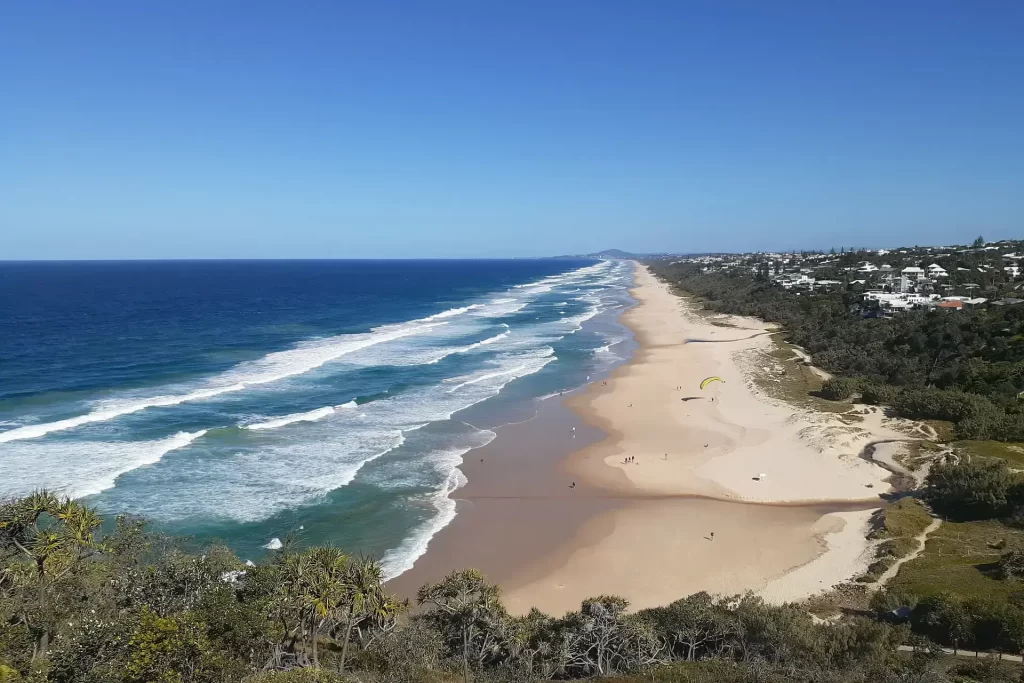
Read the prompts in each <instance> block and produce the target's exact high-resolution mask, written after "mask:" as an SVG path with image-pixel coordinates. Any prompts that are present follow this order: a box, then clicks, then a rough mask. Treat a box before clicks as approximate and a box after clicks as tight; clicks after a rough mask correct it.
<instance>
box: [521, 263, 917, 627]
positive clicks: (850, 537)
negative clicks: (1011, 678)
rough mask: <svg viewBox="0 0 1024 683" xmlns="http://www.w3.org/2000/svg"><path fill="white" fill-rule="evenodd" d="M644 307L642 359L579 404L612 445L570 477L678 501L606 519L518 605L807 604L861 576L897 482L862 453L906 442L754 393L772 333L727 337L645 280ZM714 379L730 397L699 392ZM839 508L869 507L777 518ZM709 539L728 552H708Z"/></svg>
mask: <svg viewBox="0 0 1024 683" xmlns="http://www.w3.org/2000/svg"><path fill="white" fill-rule="evenodd" d="M632 293H633V296H634V297H635V298H636V299H637V301H638V305H637V306H636V307H634V308H633V309H631V310H630V311H628V312H627V313H626V314H625V315H624V316H623V322H624V323H625V324H626V325H627V326H629V327H630V328H631V329H632V330H633V331H634V333H635V334H636V336H637V339H638V341H639V342H640V349H639V350H638V351H637V354H636V356H635V358H634V359H633V361H632V362H630V363H629V364H627V365H625V366H623V367H622V368H620V369H619V370H618V371H617V372H616V373H614V375H613V376H612V377H611V378H610V379H609V380H608V381H607V384H605V385H594V386H591V387H590V388H589V389H588V390H587V391H585V392H583V393H582V394H580V395H578V396H576V397H573V398H572V399H570V400H569V401H568V404H569V405H570V407H571V408H573V410H574V411H575V412H577V413H578V414H579V415H580V416H581V417H582V418H583V419H584V420H585V421H587V422H588V423H590V424H593V425H595V426H598V427H600V428H601V429H603V430H604V431H605V432H606V433H608V434H609V436H608V438H606V439H604V440H603V441H601V442H599V443H596V444H594V445H592V446H590V447H588V448H585V449H582V450H580V451H577V452H576V453H573V454H572V455H571V456H570V457H569V460H568V463H567V465H566V469H567V470H568V472H569V473H571V475H572V476H573V477H574V478H578V479H582V480H584V481H586V482H588V483H589V484H591V485H593V486H596V487H598V488H602V489H608V490H613V491H616V492H619V493H621V494H623V495H631V496H655V497H668V498H667V499H661V498H656V499H654V500H649V501H644V502H636V503H633V504H629V505H626V506H624V507H623V508H619V509H616V510H612V511H608V512H606V513H604V514H603V515H602V517H603V519H601V520H595V521H594V522H593V523H594V524H602V525H604V526H605V527H606V528H609V527H610V528H611V529H612V530H611V531H610V532H608V533H605V534H604V535H603V537H601V538H600V540H597V541H596V542H591V543H590V544H589V545H587V546H586V547H584V548H580V549H579V550H576V551H575V552H573V553H571V554H570V555H569V556H568V557H567V558H565V559H564V560H563V561H562V562H561V564H560V565H559V566H558V567H557V568H553V569H552V570H551V571H550V572H548V573H547V574H546V575H545V576H544V577H543V578H542V579H540V580H534V581H531V582H529V583H527V584H525V585H515V584H513V586H512V587H511V589H510V590H509V592H508V599H509V601H510V604H511V605H513V606H515V607H523V608H525V607H526V606H527V605H529V604H541V605H551V606H557V607H558V608H559V609H561V608H568V607H571V606H573V605H574V604H575V603H578V600H579V598H581V597H583V596H585V595H589V594H594V593H609V592H611V593H618V594H622V595H624V596H626V597H627V598H629V599H630V600H631V601H632V602H633V604H634V606H635V607H645V606H650V605H657V604H664V603H665V602H668V601H671V600H673V599H676V598H679V597H682V596H684V595H687V594H689V593H692V592H695V591H697V590H707V591H710V592H717V593H726V594H728V593H739V592H743V591H747V590H754V591H761V592H762V594H763V595H764V596H765V598H766V599H770V600H773V601H785V600H797V599H800V598H803V597H807V596H809V595H811V594H814V593H818V592H822V591H825V590H828V589H830V588H831V587H832V586H833V585H834V584H836V583H839V582H842V581H845V580H849V579H851V578H853V577H854V576H855V575H857V574H859V573H861V572H863V570H864V569H865V568H866V566H867V564H868V562H869V561H870V543H869V542H868V541H867V540H866V539H865V533H866V531H867V523H868V518H869V517H870V515H871V512H872V510H871V508H872V507H873V506H876V505H877V504H878V501H879V497H878V496H879V494H880V493H884V492H886V491H888V490H889V485H888V484H887V483H886V482H885V478H886V477H887V476H888V474H889V473H888V472H886V471H885V470H883V469H882V468H880V467H877V466H875V465H872V464H871V463H869V462H867V461H865V460H863V459H861V458H860V457H859V454H860V452H861V450H862V449H863V448H864V447H865V446H866V445H867V444H868V443H869V442H871V441H876V440H879V439H885V438H900V436H901V435H900V434H899V433H898V432H896V431H894V430H892V429H890V428H889V427H887V426H885V425H883V424H882V417H881V415H880V414H874V415H868V416H864V420H863V421H862V422H859V423H854V424H846V423H845V422H844V421H843V420H841V419H840V418H839V417H838V416H837V415H836V414H833V413H816V412H813V411H808V410H806V409H801V408H796V407H793V406H790V405H788V404H786V403H783V402H780V401H776V400H773V399H770V398H768V397H766V396H764V395H763V394H761V393H760V392H758V391H756V390H755V389H754V386H753V383H752V381H751V377H750V372H751V371H752V370H751V369H750V368H749V367H748V366H749V363H744V362H743V360H742V359H743V358H744V355H745V354H747V352H749V351H751V350H759V349H761V350H763V349H767V348H769V347H770V344H771V343H772V342H771V340H770V338H769V337H768V336H767V335H766V334H760V333H763V332H766V331H767V330H769V327H768V326H767V325H765V324H764V323H762V322H760V321H757V320H753V319H749V318H729V319H728V322H729V324H730V325H732V326H731V327H721V326H716V325H713V324H711V323H710V322H709V319H708V318H707V317H706V316H699V315H696V314H695V313H694V312H693V311H691V310H690V309H689V308H688V306H687V304H686V302H685V301H684V300H682V299H680V298H679V297H677V296H675V295H674V294H672V293H671V292H670V291H669V290H668V288H667V287H666V286H665V285H664V284H663V283H660V282H658V281H657V280H656V279H655V278H654V277H653V276H652V275H650V273H649V272H648V271H647V270H646V269H645V268H643V267H642V266H638V267H637V269H636V287H635V289H634V290H633V292H632ZM695 340H701V341H695ZM712 375H717V376H720V377H722V378H723V379H724V380H725V382H724V383H714V384H712V385H710V386H709V387H708V388H707V389H705V390H704V391H701V390H700V388H699V385H700V382H701V380H702V379H704V378H705V377H708V376H712ZM680 387H681V388H680ZM711 397H714V398H715V400H714V401H711V400H710V399H711ZM684 399H685V400H684ZM705 444H706V445H705ZM628 457H632V460H631V461H629V462H626V458H628ZM762 474H765V475H767V476H766V477H761V475H762ZM678 496H698V497H701V498H705V500H694V499H692V498H675V499H673V498H672V497H678ZM707 499H716V500H707ZM719 501H721V502H719ZM728 501H757V502H760V503H774V504H776V505H751V504H740V503H737V502H728ZM840 501H843V502H856V501H863V503H864V505H865V506H866V508H865V509H862V510H846V511H835V512H829V511H828V510H826V509H823V508H822V507H821V506H814V505H806V506H804V507H799V506H791V507H786V506H780V505H777V504H787V503H788V504H791V505H792V504H798V503H804V504H808V503H812V502H821V503H825V502H833V503H838V502H840ZM609 519H611V520H613V521H612V523H609ZM711 530H715V531H716V538H715V541H714V542H710V541H706V540H705V536H706V535H707V533H708V532H710V531H711ZM563 596H564V597H563ZM570 596H571V597H570Z"/></svg>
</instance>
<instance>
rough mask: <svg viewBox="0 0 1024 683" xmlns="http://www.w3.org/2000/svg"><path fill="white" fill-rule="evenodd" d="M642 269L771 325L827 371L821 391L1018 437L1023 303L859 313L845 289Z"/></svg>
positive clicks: (689, 269) (964, 430)
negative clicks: (796, 289) (797, 288)
mask: <svg viewBox="0 0 1024 683" xmlns="http://www.w3.org/2000/svg"><path fill="white" fill-rule="evenodd" d="M650 266H651V268H652V270H653V272H654V273H655V274H656V275H657V276H658V277H660V278H662V279H663V280H665V281H667V282H669V283H670V284H671V285H672V286H674V287H675V288H676V289H677V290H679V291H681V292H685V293H689V294H692V295H695V296H698V297H700V298H701V299H702V301H703V303H704V305H705V306H706V307H707V308H709V309H711V310H713V311H718V312H722V313H735V314H740V315H750V316H756V317H758V318H761V319H763V320H767V321H769V322H775V323H779V324H780V325H781V326H782V328H783V329H784V331H785V333H786V335H787V338H788V339H789V340H791V341H792V342H793V343H795V344H798V345H799V346H802V347H803V348H804V349H806V350H807V352H808V353H809V354H811V358H812V360H813V362H814V364H815V365H817V366H818V367H821V368H823V369H824V370H827V371H828V372H829V373H831V374H833V375H835V379H834V380H833V381H832V382H831V383H829V385H828V386H826V387H825V392H826V394H827V396H828V397H831V398H847V397H849V396H851V395H853V394H855V393H858V394H860V395H861V396H862V400H864V402H866V403H875V404H884V405H886V406H890V407H891V408H892V409H893V410H894V411H896V413H897V414H899V415H902V416H904V417H909V418H918V419H939V420H949V421H951V422H953V423H954V425H955V426H954V429H955V432H956V435H957V437H959V438H962V439H996V440H1004V441H1024V405H1022V402H1021V401H1019V400H1018V393H1019V392H1021V391H1022V390H1024V341H1022V340H1024V306H991V307H985V308H977V309H972V310H963V311H956V312H952V313H951V312H948V311H944V310H932V311H908V312H906V313H900V314H898V315H896V316H894V317H892V318H865V317H863V316H862V315H861V311H860V306H859V295H858V294H856V293H854V292H852V291H846V290H844V291H838V292H822V293H805V294H802V295H797V294H794V293H793V292H790V291H786V290H784V289H782V288H780V287H777V286H773V285H772V284H771V283H770V282H768V281H767V280H765V279H763V278H758V277H756V276H755V275H753V274H751V273H749V272H730V271H720V272H702V269H701V267H700V266H699V265H698V264H694V263H685V262H684V263H673V264H670V263H668V262H665V261H654V262H651V263H650Z"/></svg>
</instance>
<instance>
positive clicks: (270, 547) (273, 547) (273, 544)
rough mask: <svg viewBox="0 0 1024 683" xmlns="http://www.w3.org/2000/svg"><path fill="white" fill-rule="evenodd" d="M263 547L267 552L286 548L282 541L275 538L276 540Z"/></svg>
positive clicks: (273, 539) (271, 540)
mask: <svg viewBox="0 0 1024 683" xmlns="http://www.w3.org/2000/svg"><path fill="white" fill-rule="evenodd" d="M263 547H264V548H266V549H267V550H280V549H281V548H283V547H284V543H281V539H280V538H277V537H276V536H275V537H274V538H272V539H270V541H269V542H268V543H267V544H266V545H264V546H263Z"/></svg>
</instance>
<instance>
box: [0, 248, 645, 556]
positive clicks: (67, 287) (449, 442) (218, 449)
mask: <svg viewBox="0 0 1024 683" xmlns="http://www.w3.org/2000/svg"><path fill="white" fill-rule="evenodd" d="M630 279H631V268H630V266H629V264H626V263H623V262H617V261H598V262H595V261H580V260H575V261H574V260H551V261H540V260H536V261H535V260H502V261H296V262H288V261H258V262H245V261H227V262H209V261H201V262H108V263H103V262H88V263H0V497H8V496H12V495H19V494H24V493H27V492H29V491H31V490H33V489H35V488H39V487H48V488H50V489H54V490H58V491H61V492H65V493H68V494H71V495H74V496H78V497H84V498H86V499H87V500H88V502H90V503H91V504H93V505H96V506H97V507H99V508H100V509H101V510H102V511H103V512H105V513H107V514H114V513H122V512H126V513H132V514H137V515H142V516H145V517H147V518H149V519H151V520H153V521H154V522H156V523H158V524H159V525H160V526H161V527H162V528H165V529H167V530H169V531H172V532H174V533H184V534H190V535H195V536H198V537H201V538H209V537H217V538H221V539H223V540H225V541H227V542H228V543H230V544H231V545H232V546H234V547H235V548H236V549H238V550H239V552H240V553H242V555H243V556H256V555H259V554H260V553H261V552H263V551H262V548H263V547H265V546H266V545H267V544H268V543H271V544H272V543H273V541H274V539H276V538H280V537H282V536H284V535H285V534H287V533H291V532H296V531H297V530H301V537H302V538H303V540H307V541H309V542H324V541H333V542H335V543H338V544H340V545H342V546H343V547H346V548H349V549H353V550H361V551H364V552H371V553H374V554H377V555H378V556H381V557H382V558H383V559H384V563H385V567H386V569H387V571H388V573H389V574H391V575H395V574H397V573H400V572H401V571H403V570H405V569H407V568H408V567H409V566H411V564H412V561H413V560H414V559H415V558H416V557H418V556H419V555H420V554H422V552H423V551H424V550H425V549H426V544H427V542H428V541H429V539H430V537H431V536H432V535H433V534H434V533H436V532H437V531H438V530H439V529H441V528H443V526H444V525H445V524H447V522H448V521H450V520H451V518H452V517H453V515H454V514H455V504H454V501H452V500H451V499H450V498H449V494H451V493H452V492H453V491H454V490H455V489H456V488H457V487H458V486H459V485H460V484H461V483H462V482H463V479H462V477H461V473H460V472H459V471H458V469H457V467H458V465H459V464H460V463H461V462H462V457H463V456H464V455H465V453H467V452H468V451H469V450H470V449H472V448H475V447H478V446H482V445H484V444H486V443H487V442H489V441H490V440H491V439H492V438H493V437H494V432H492V431H490V430H489V429H486V428H481V427H479V426H474V421H473V420H471V419H467V416H472V415H473V411H474V410H477V411H479V410H481V409H482V408H483V407H485V406H486V408H487V410H488V413H489V414H491V415H500V414H502V413H503V411H505V412H508V413H509V414H511V413H513V412H515V411H516V409H517V407H518V409H519V410H520V412H521V409H522V406H524V405H527V404H530V403H531V402H533V401H536V400H538V399H540V398H543V397H544V396H549V395H551V394H553V393H556V392H558V391H562V390H565V389H570V388H573V387H576V386H579V385H580V384H581V383H582V382H583V381H584V379H585V377H586V376H588V375H591V374H593V373H596V372H600V371H601V370H602V369H607V368H608V367H610V366H611V365H613V364H614V363H616V362H617V361H618V360H619V355H621V353H620V354H617V353H616V351H617V349H620V348H623V347H622V342H623V341H625V339H626V338H627V335H626V333H625V331H624V330H623V329H622V328H621V327H619V326H618V325H616V324H613V323H612V322H611V319H612V318H613V317H614V316H615V314H616V313H617V312H618V311H619V310H621V309H622V308H623V307H624V306H626V305H628V303H629V298H628V295H627V294H626V291H625V288H626V287H627V285H628V284H629V282H630ZM506 409H507V410H506Z"/></svg>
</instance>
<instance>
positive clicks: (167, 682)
mask: <svg viewBox="0 0 1024 683" xmlns="http://www.w3.org/2000/svg"><path fill="white" fill-rule="evenodd" d="M1011 564H1012V565H1013V567H1017V563H1016V562H1015V561H1014V562H1013V563H1011ZM1010 571H1012V572H1014V573H1017V572H1018V570H1017V569H1015V568H1014V569H1012V570H1010ZM1015 575H1016V574H1015ZM382 579H383V577H382V574H381V571H380V566H379V564H377V563H376V562H375V561H374V560H372V559H370V558H363V557H357V556H353V555H350V554H348V553H345V552H343V551H342V550H340V549H338V548H334V547H330V546H328V547H314V548H304V549H298V548H296V547H294V546H293V545H292V544H285V545H284V547H282V548H281V549H280V550H277V551H274V552H272V553H270V555H269V557H268V558H267V559H266V560H265V561H264V562H261V563H259V564H253V563H246V562H243V561H241V560H240V559H239V558H238V557H237V556H235V555H234V554H233V553H232V552H230V551H229V550H228V549H226V548H224V547H221V546H217V545H208V546H204V547H201V548H190V546H189V544H188V542H187V541H186V539H180V538H173V537H168V536H165V535H162V534H160V533H158V532H157V531H154V530H153V529H151V528H150V527H149V526H148V525H147V524H145V523H144V522H143V521H141V520H138V519H133V518H129V517H120V518H118V519H117V520H114V521H113V522H112V523H111V522H108V523H105V521H104V520H103V519H102V518H101V517H100V516H99V515H98V514H97V513H96V512H95V511H94V510H92V509H90V508H89V507H88V506H86V505H84V504H82V503H80V502H77V501H73V500H68V499H64V498H60V497H58V496H55V495H53V494H50V493H46V492H38V493H36V494H33V495H31V496H28V497H26V498H22V499H17V500H11V501H7V502H5V503H4V504H3V505H0V681H3V682H4V683H10V682H13V681H59V682H61V683H72V682H78V681H82V682H90V683H93V682H97V683H98V682H107V681H111V682H113V681H117V682H120V683H149V682H159V683H193V682H197V683H198V682H206V681H209V682H213V681H246V682H249V683H339V682H341V681H367V682H369V681H379V682H382V683H383V682H392V681H394V682H398V681H437V682H441V681H452V682H454V681H460V680H461V681H467V680H474V681H530V680H550V679H558V680H564V679H580V678H589V677H605V678H608V679H609V680H620V681H627V680H628V681H632V680H636V681H640V680H656V681H679V682H682V681H737V682H738V681H780V682H781V681H807V682H810V681H835V682H836V683H839V682H845V681H851V682H852V681H858V682H866V681H880V682H882V683H884V682H886V681H893V682H895V681H924V680H927V681H954V680H985V681H1002V680H1013V678H1011V677H1012V676H1013V675H1014V674H1013V673H1012V671H1013V667H1012V666H1011V665H1008V664H1002V665H1000V664H998V663H995V662H993V663H990V664H986V667H987V668H985V670H984V671H983V672H982V674H983V676H984V677H973V678H969V679H964V678H963V677H962V676H960V674H959V673H957V672H958V671H959V670H960V669H962V668H963V667H964V666H965V665H964V664H963V663H961V662H957V661H951V660H948V659H943V658H941V657H939V656H938V654H937V653H936V652H935V651H933V650H930V649H928V648H927V647H917V651H916V652H907V651H905V650H901V649H900V646H901V645H904V646H905V645H906V644H908V643H911V644H913V643H915V641H914V640H913V638H914V636H913V635H912V633H911V631H910V630H909V628H908V626H906V625H901V626H897V625H890V624H887V623H884V621H882V620H879V619H876V618H873V617H872V616H851V617H848V618H844V619H842V620H841V621H838V622H836V623H831V624H829V623H820V622H816V621H815V620H814V619H813V618H812V617H811V615H810V614H809V613H808V612H807V610H806V609H805V608H803V607H801V606H798V605H792V604H790V605H782V606H772V605H768V604H765V603H764V602H763V601H761V600H760V599H759V598H756V597H753V596H750V595H747V596H735V597H713V596H710V595H707V594H704V593H698V594H696V595H691V596H689V597H686V598H683V599H680V600H677V601H676V602H673V603H671V604H669V605H666V606H664V607H658V608H655V609H647V610H640V611H636V612H633V611H630V610H629V605H628V603H627V601H626V600H624V599H622V598H620V597H616V596H595V597H593V598H589V599H587V600H584V601H583V602H582V604H581V605H580V608H579V609H578V610H576V611H572V612H569V613H568V614H565V615H563V616H550V615H547V614H543V613H541V612H539V611H537V610H532V611H531V612H529V613H528V614H526V615H524V616H514V615H511V614H509V613H508V612H507V611H506V610H505V609H504V607H503V606H502V604H501V600H500V597H501V593H500V589H499V588H498V587H497V586H495V585H493V584H490V583H489V582H488V581H487V580H486V578H485V577H483V576H482V575H481V574H480V573H479V572H477V571H474V570H465V571H460V572H455V573H453V574H451V575H449V576H447V577H445V578H444V579H442V580H441V581H439V582H437V583H434V584H429V585H426V586H424V587H422V588H421V589H420V591H419V592H418V595H417V597H416V600H415V603H411V602H409V601H407V600H402V599H399V598H397V597H395V596H393V595H391V594H389V592H388V590H387V588H386V586H385V585H384V583H383V580H382ZM885 597H886V598H887V599H891V597H892V596H891V594H886V595H885ZM920 604H921V605H924V607H918V608H917V609H915V615H917V613H918V611H919V610H925V611H923V612H921V614H922V616H921V617H920V618H917V616H915V622H914V623H915V630H921V631H928V632H929V633H932V632H934V636H935V637H936V638H938V639H940V640H942V639H946V640H949V639H951V638H952V639H954V640H956V642H958V643H959V644H960V645H961V646H963V645H966V644H968V643H970V644H974V643H977V644H978V645H981V644H983V643H984V644H986V645H989V644H991V645H993V646H999V647H1002V648H1004V649H1006V650H1013V651H1017V650H1019V649H1020V647H1019V646H1020V644H1021V641H1022V640H1024V618H1020V614H1019V613H1018V612H1006V613H1005V615H1004V616H1003V617H1001V618H1002V619H1003V620H1002V621H1000V622H999V624H998V628H997V627H996V626H992V625H991V624H990V623H989V622H988V621H986V622H985V626H984V628H985V629H996V630H994V631H992V634H993V635H991V637H989V639H988V640H984V641H983V640H982V639H981V638H980V637H979V636H977V635H975V631H970V633H969V634H968V630H970V629H968V630H963V628H961V625H960V622H959V621H956V620H957V619H959V618H960V617H959V616H958V615H959V614H960V612H957V610H958V609H960V606H959V603H956V604H954V603H949V604H947V603H939V602H936V600H935V599H932V598H926V599H924V600H922V601H921V603H920ZM963 609H964V610H967V611H968V612H969V613H970V614H975V613H976V611H977V608H975V607H974V606H973V605H972V606H970V607H964V608H963ZM971 610H974V611H971ZM1000 614H1003V613H1000ZM986 618H987V619H990V620H991V619H992V618H995V617H993V616H992V615H988V616H987V617H986ZM1014 619H1016V620H1017V621H1014ZM971 624H974V622H971ZM970 628H972V629H975V630H978V629H982V628H983V627H982V626H981V625H980V622H979V624H978V625H972V626H971V627H970ZM943 629H945V630H943ZM985 633H988V631H985ZM962 634H968V635H963V637H962V638H961V637H960V636H961V635H962ZM986 637H988V636H986ZM961 641H962V642H961ZM917 645H920V643H917ZM983 668H984V667H983ZM979 670H980V669H979ZM979 675H981V674H979ZM958 676H959V677H958ZM615 677H618V678H615Z"/></svg>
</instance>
